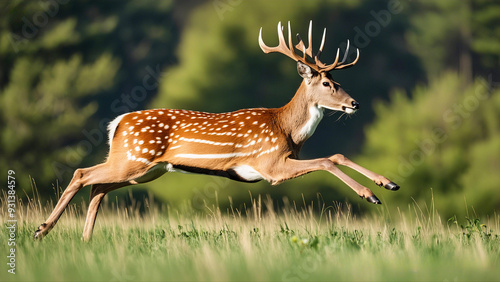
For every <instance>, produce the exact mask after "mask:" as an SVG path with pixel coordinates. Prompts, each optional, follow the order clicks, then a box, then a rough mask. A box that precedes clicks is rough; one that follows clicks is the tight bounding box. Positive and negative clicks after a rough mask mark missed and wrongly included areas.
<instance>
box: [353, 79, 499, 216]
mask: <svg viewBox="0 0 500 282" xmlns="http://www.w3.org/2000/svg"><path fill="white" fill-rule="evenodd" d="M492 87H493V86H492V82H491V81H486V80H485V79H482V78H477V79H476V80H475V81H474V83H473V84H471V85H467V83H466V82H464V81H463V79H462V78H461V76H460V75H458V74H456V73H446V74H445V75H442V76H440V77H435V78H432V80H431V81H430V84H429V86H419V87H417V88H416V89H415V90H414V91H413V93H412V98H408V97H407V96H408V95H407V94H406V93H404V92H403V91H396V92H395V93H394V95H393V96H392V99H391V101H390V102H389V103H378V104H377V106H376V118H375V121H374V123H373V124H372V125H371V126H370V127H368V128H367V131H366V133H367V135H366V137H367V139H366V144H365V146H364V150H363V154H362V155H361V156H360V157H358V161H359V162H360V164H362V165H367V166H369V165H370V164H374V163H375V164H377V167H378V170H379V172H380V173H382V174H384V175H385V176H387V177H389V178H391V179H392V180H393V181H395V182H397V183H398V184H400V185H401V187H402V188H401V190H400V191H398V192H397V193H390V194H388V195H387V198H388V199H389V200H388V201H390V202H391V203H400V206H402V207H405V206H406V205H408V204H409V203H411V202H412V200H411V199H415V200H417V201H418V202H419V203H426V202H428V199H429V195H430V190H429V188H433V191H434V192H433V193H434V198H435V200H436V206H437V209H438V211H439V212H441V213H442V215H444V216H447V217H449V216H452V215H454V214H457V215H463V214H464V213H465V211H466V209H465V203H464V198H465V199H466V202H467V204H468V205H470V206H473V207H474V209H475V211H476V212H477V213H478V214H481V215H484V214H488V213H492V212H493V210H494V209H498V208H499V207H500V198H499V197H498V196H495V195H498V188H499V187H498V182H496V181H494V178H495V177H496V176H495V175H497V174H498V173H497V172H498V168H499V167H500V154H497V153H496V152H498V148H500V138H499V136H500V123H499V122H498V121H499V120H500V114H499V113H500V90H499V89H494V88H492ZM387 113H391V115H387ZM394 117H397V118H394ZM485 199H487V200H485Z"/></svg>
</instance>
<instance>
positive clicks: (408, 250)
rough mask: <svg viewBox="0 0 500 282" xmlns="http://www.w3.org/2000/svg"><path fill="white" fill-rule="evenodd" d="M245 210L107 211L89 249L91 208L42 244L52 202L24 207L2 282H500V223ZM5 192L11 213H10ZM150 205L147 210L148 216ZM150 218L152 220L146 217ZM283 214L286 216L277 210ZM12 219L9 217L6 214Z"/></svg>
mask: <svg viewBox="0 0 500 282" xmlns="http://www.w3.org/2000/svg"><path fill="white" fill-rule="evenodd" d="M253 203H254V204H253V206H251V207H247V208H244V209H242V210H237V209H230V210H227V211H226V210H224V211H221V210H219V209H218V208H216V207H206V213H205V214H203V215H201V214H200V213H199V212H198V213H195V212H193V211H192V210H189V209H188V208H186V209H185V210H175V211H174V210H170V209H168V208H167V207H164V206H163V207H162V206H158V205H152V204H151V205H150V204H148V203H147V202H146V203H145V204H144V205H142V204H139V203H134V204H132V205H129V206H125V205H118V206H117V205H114V204H110V203H107V204H106V205H104V208H103V209H102V210H101V211H100V214H99V216H98V218H97V222H96V227H95V229H94V236H93V238H92V240H91V241H90V242H88V243H85V242H83V241H82V240H81V239H80V238H81V233H82V231H83V223H84V220H85V212H86V208H85V207H84V206H83V207H82V206H80V205H74V204H73V205H71V206H70V208H69V209H68V210H66V212H65V213H64V214H63V216H62V217H61V219H60V220H59V222H58V224H57V225H56V227H55V228H54V229H53V230H52V232H51V233H50V234H49V235H48V236H47V237H46V238H44V239H43V241H40V242H38V241H34V240H33V237H32V236H33V232H34V231H35V229H36V228H37V227H38V225H39V224H40V223H42V222H43V221H44V220H45V218H46V216H47V215H48V214H49V213H50V211H51V210H52V207H53V205H52V204H51V203H49V204H41V203H40V202H39V201H36V200H32V201H31V202H30V203H27V204H19V206H18V207H17V210H16V212H17V220H18V231H17V234H16V274H15V275H13V274H10V273H8V272H7V270H6V269H5V265H6V264H5V260H6V255H4V254H7V252H8V251H7V244H6V241H7V239H8V237H7V236H8V234H7V232H5V231H6V228H5V226H6V223H5V224H3V225H4V226H3V228H2V229H3V230H2V232H1V233H0V242H1V247H0V250H1V253H2V261H3V263H2V273H1V277H2V280H6V281H72V280H75V281H77V280H78V281H154V280H171V281H182V280H189V281H192V280H202V281H205V280H209V281H223V280H231V281H234V280H236V281H238V280H245V281H257V280H259V281H262V280H272V281H321V280H347V281H352V280H394V281H406V280H422V281H428V280H434V281H458V280H475V281H478V280H481V281H487V280H499V279H500V236H499V230H500V220H499V216H498V215H493V216H492V217H491V218H488V219H481V220H480V219H475V218H474V216H471V217H470V218H464V219H458V220H454V219H452V220H448V221H446V222H444V221H442V220H441V219H440V217H439V215H438V211H436V210H434V209H433V208H432V203H430V204H429V206H426V207H421V206H418V205H416V204H415V205H413V206H410V207H408V210H406V211H401V212H400V213H399V214H388V213H387V212H386V210H385V209H384V207H383V206H374V207H373V213H372V214H371V215H363V216H359V215H353V214H352V213H351V212H350V208H349V206H346V205H343V206H342V205H341V204H338V205H337V206H325V205H323V204H321V203H312V204H311V206H309V209H306V210H297V209H296V208H294V205H293V203H291V204H289V205H287V206H285V207H283V208H280V209H276V208H275V209H273V207H272V201H271V200H269V199H267V200H265V199H261V198H257V199H255V200H254V201H253ZM5 204H6V197H5V195H3V196H2V198H1V206H2V207H5V206H6V205H5ZM141 205H142V208H141ZM139 210H141V211H142V212H139ZM273 210H279V212H275V211H273ZM0 216H1V218H2V222H6V218H7V212H6V210H5V209H4V208H2V210H1V212H0Z"/></svg>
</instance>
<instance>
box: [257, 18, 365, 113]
mask: <svg viewBox="0 0 500 282" xmlns="http://www.w3.org/2000/svg"><path fill="white" fill-rule="evenodd" d="M291 33H292V32H291V28H290V22H288V46H287V43H286V42H285V37H284V36H283V27H282V26H281V22H280V23H278V37H279V45H278V46H276V47H269V46H267V45H266V44H264V41H263V40H262V28H261V29H260V33H259V45H260V48H261V49H262V51H264V53H266V54H267V53H271V52H277V53H282V54H284V55H286V56H288V57H290V58H291V59H293V60H294V61H296V62H297V71H298V73H299V75H300V76H302V78H304V81H303V87H305V92H306V95H307V98H308V99H309V100H310V101H311V102H313V103H315V104H316V106H317V107H319V108H324V109H330V110H335V111H343V112H346V113H348V114H351V113H354V112H355V111H357V110H358V109H359V103H358V102H356V101H355V100H354V99H353V98H351V96H349V94H347V93H346V92H345V91H344V90H343V89H342V87H340V84H339V83H338V82H336V81H334V80H333V78H332V76H331V75H330V71H332V70H336V69H344V68H348V67H351V66H353V65H354V64H356V63H357V62H358V59H359V49H357V55H356V59H355V60H354V61H353V62H351V63H348V64H344V63H345V61H346V59H347V55H348V53H349V41H347V48H346V51H345V54H344V57H343V58H342V61H339V51H340V50H339V49H337V56H336V58H335V61H334V62H333V63H332V64H330V65H326V64H324V63H323V62H321V61H320V59H319V57H320V55H321V52H322V51H323V47H324V45H325V36H326V28H325V29H324V31H323V39H322V40H321V46H320V48H319V51H318V52H317V53H316V54H315V55H313V53H312V21H311V22H310V24H309V46H308V47H307V48H306V46H305V45H304V42H303V41H302V39H301V38H300V35H299V34H297V40H298V42H299V43H298V44H297V45H295V47H294V45H293V43H292V35H291ZM295 48H297V49H298V50H300V51H301V52H302V56H300V55H297V54H296V53H295ZM307 57H309V58H311V59H312V60H313V61H314V62H310V61H309V60H308V59H307Z"/></svg>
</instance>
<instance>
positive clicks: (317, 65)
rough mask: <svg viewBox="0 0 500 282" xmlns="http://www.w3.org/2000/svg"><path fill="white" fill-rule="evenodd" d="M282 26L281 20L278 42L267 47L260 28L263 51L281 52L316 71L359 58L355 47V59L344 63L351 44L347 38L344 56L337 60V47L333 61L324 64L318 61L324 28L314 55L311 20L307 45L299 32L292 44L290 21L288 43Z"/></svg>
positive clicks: (338, 66)
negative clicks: (297, 52)
mask: <svg viewBox="0 0 500 282" xmlns="http://www.w3.org/2000/svg"><path fill="white" fill-rule="evenodd" d="M283 31H284V30H283V26H282V25H281V22H279V23H278V39H279V44H278V46H276V47H269V46H267V45H266V44H265V43H264V41H263V40H262V28H260V32H259V46H260V48H261V49H262V51H264V53H266V54H267V53H271V52H277V53H282V54H283V55H286V56H288V57H289V58H291V59H293V60H294V61H300V62H302V63H304V64H306V65H308V66H309V67H311V68H312V69H314V70H316V71H318V72H329V71H331V70H333V69H344V68H348V67H351V66H353V65H355V64H356V63H357V62H358V59H359V49H356V52H357V55H356V59H355V60H354V61H353V62H351V63H349V64H346V65H344V63H345V61H346V60H347V57H348V55H349V48H350V46H351V43H350V41H349V40H347V47H346V50H345V53H344V56H343V57H342V61H340V62H339V55H340V49H339V48H337V54H336V56H335V61H334V62H333V63H332V64H330V65H327V64H324V63H323V62H321V61H320V59H319V58H320V56H321V53H322V52H323V47H325V39H326V28H325V29H324V30H323V38H322V39H321V45H320V47H319V50H318V52H317V53H316V55H314V56H313V54H312V21H311V22H309V30H308V44H309V46H307V48H306V46H305V44H304V41H303V40H302V38H301V37H300V35H299V34H297V40H298V41H299V42H298V44H297V45H295V46H294V45H293V42H292V28H291V26H290V22H288V44H287V42H286V40H285V36H284V35H283ZM294 48H297V49H299V50H301V51H302V56H299V55H297V54H296V53H295V50H294ZM307 56H309V57H311V59H313V60H314V63H312V62H309V61H308V60H307Z"/></svg>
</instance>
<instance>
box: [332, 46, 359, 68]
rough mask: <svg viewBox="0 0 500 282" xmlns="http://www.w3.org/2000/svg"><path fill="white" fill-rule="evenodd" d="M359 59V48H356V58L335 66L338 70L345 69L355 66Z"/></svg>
mask: <svg viewBox="0 0 500 282" xmlns="http://www.w3.org/2000/svg"><path fill="white" fill-rule="evenodd" d="M358 60H359V49H358V48H356V59H355V60H354V61H352V62H351V63H349V64H347V65H340V66H337V67H335V69H336V70H340V69H345V68H349V67H352V66H354V65H355V64H356V63H357V62H358Z"/></svg>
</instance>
